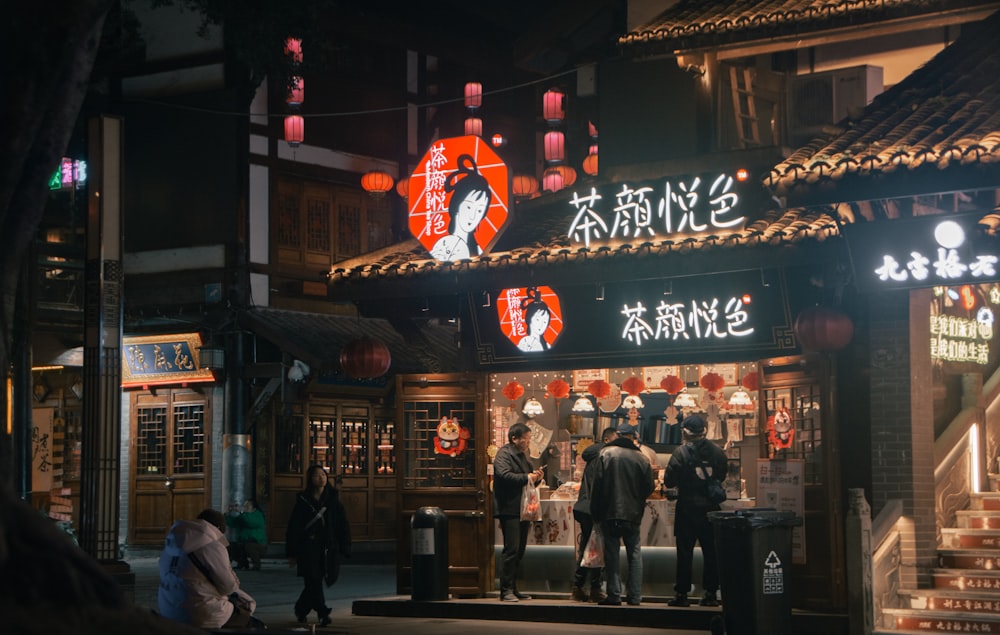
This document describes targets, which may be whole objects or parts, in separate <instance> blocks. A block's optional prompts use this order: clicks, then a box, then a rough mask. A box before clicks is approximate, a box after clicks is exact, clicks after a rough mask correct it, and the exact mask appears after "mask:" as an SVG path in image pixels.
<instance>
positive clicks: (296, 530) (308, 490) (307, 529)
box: [285, 465, 351, 626]
mask: <svg viewBox="0 0 1000 635" xmlns="http://www.w3.org/2000/svg"><path fill="white" fill-rule="evenodd" d="M285 554H286V555H287V556H288V562H289V564H291V565H295V566H297V573H298V575H299V577H301V578H302V579H303V581H304V584H305V588H303V589H302V593H301V594H300V595H299V599H298V600H296V602H295V617H296V619H297V620H298V621H299V622H300V623H302V624H305V623H306V620H307V618H308V616H309V612H310V611H316V615H317V617H318V618H319V625H320V626H327V625H329V624H330V610H331V609H330V608H329V607H328V606H327V605H326V597H325V596H324V595H323V582H324V581H325V582H326V585H327V586H331V585H333V583H334V582H336V581H337V576H338V574H339V572H340V557H341V556H343V557H345V558H349V557H350V555H351V529H350V525H349V524H348V521H347V512H346V511H345V510H344V505H343V504H342V503H341V502H340V493H339V492H338V491H337V490H336V489H335V488H334V487H333V486H332V485H330V478H329V476H328V475H327V473H326V470H325V469H324V468H323V466H322V465H311V466H309V469H308V470H306V486H305V489H304V490H302V492H300V493H299V495H298V497H297V498H296V499H295V507H294V508H293V509H292V515H291V517H290V518H289V520H288V532H287V534H286V538H285Z"/></svg>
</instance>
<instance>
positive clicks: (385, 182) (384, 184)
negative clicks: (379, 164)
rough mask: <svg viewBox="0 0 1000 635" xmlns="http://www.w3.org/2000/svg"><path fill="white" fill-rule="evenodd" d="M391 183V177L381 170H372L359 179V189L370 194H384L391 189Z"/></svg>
mask: <svg viewBox="0 0 1000 635" xmlns="http://www.w3.org/2000/svg"><path fill="white" fill-rule="evenodd" d="M392 183H393V178H392V176H390V175H389V173H388V172H383V171H381V170H372V171H371V172H368V173H367V174H365V175H364V176H362V177H361V187H363V188H365V191H366V192H369V193H371V194H385V193H386V192H388V191H389V190H391V189H392Z"/></svg>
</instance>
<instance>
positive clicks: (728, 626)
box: [708, 509, 802, 635]
mask: <svg viewBox="0 0 1000 635" xmlns="http://www.w3.org/2000/svg"><path fill="white" fill-rule="evenodd" d="M708 520H709V522H711V523H712V526H713V529H714V533H715V548H716V552H717V553H718V561H719V581H720V583H721V585H722V617H723V624H724V626H725V632H726V634H727V635H741V634H744V633H747V634H752V635H757V634H763V633H767V634H768V635H791V632H792V605H791V598H790V593H791V588H790V574H791V567H792V527H796V526H798V525H801V524H802V519H801V518H799V517H797V516H796V515H795V512H786V511H777V510H774V509H742V510H738V511H720V512H709V514H708ZM713 632H716V628H714V627H713Z"/></svg>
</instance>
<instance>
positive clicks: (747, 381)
mask: <svg viewBox="0 0 1000 635" xmlns="http://www.w3.org/2000/svg"><path fill="white" fill-rule="evenodd" d="M740 384H742V385H743V387H744V388H746V389H747V390H749V391H750V392H753V391H755V390H757V389H758V388H760V378H759V377H758V376H757V373H747V374H746V375H744V376H743V379H741V380H740Z"/></svg>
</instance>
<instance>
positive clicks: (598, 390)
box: [587, 379, 611, 399]
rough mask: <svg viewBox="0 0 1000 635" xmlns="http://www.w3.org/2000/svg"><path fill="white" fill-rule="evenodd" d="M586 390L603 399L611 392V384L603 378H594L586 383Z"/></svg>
mask: <svg viewBox="0 0 1000 635" xmlns="http://www.w3.org/2000/svg"><path fill="white" fill-rule="evenodd" d="M587 392H589V393H590V394H592V395H594V396H595V397H597V398H598V399H604V398H605V397H607V396H608V395H610V394H611V384H609V383H608V382H606V381H604V380H603V379H595V380H594V381H592V382H590V384H588V385H587Z"/></svg>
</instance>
